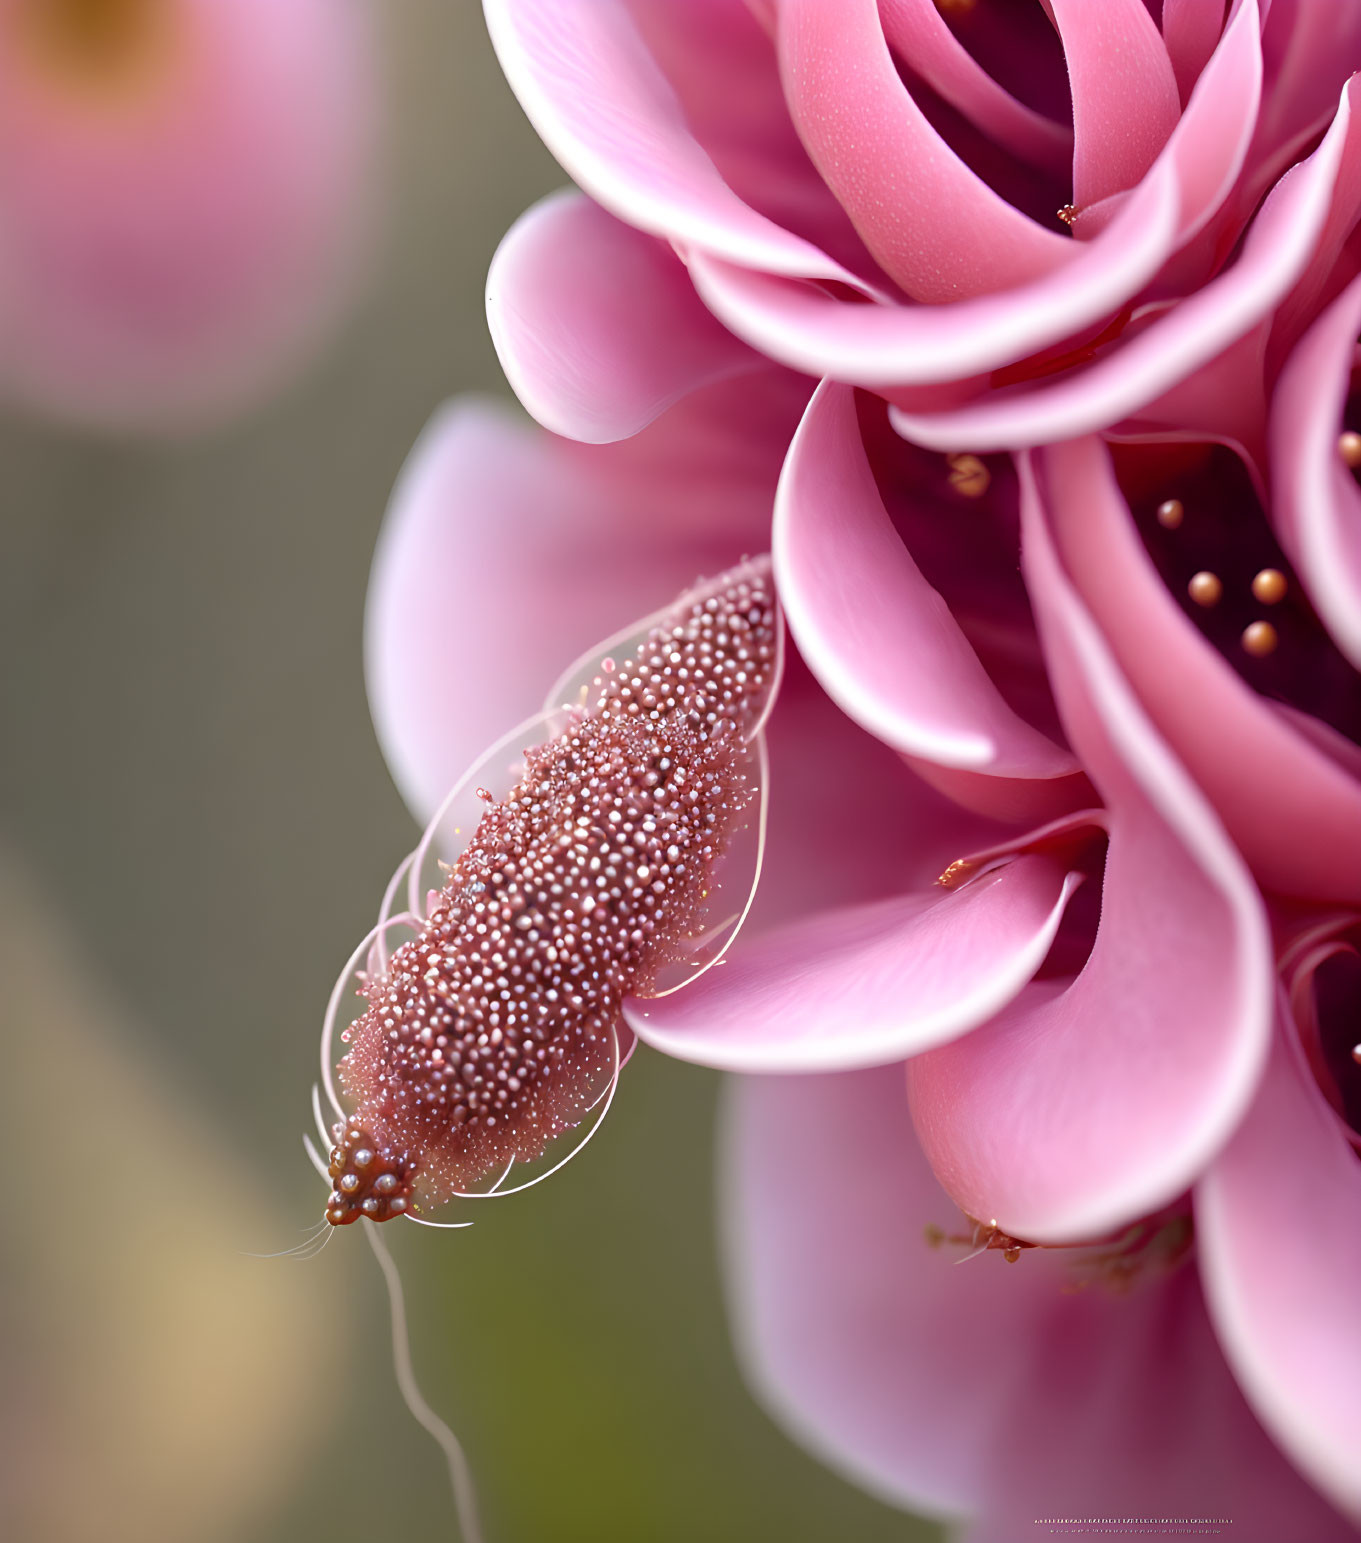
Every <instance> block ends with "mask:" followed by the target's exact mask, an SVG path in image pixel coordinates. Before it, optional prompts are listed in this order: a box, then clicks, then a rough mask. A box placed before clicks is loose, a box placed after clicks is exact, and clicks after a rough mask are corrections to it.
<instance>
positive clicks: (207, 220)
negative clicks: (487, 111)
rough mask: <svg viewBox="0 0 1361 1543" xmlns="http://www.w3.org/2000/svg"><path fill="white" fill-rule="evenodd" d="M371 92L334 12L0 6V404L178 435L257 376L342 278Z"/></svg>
mask: <svg viewBox="0 0 1361 1543" xmlns="http://www.w3.org/2000/svg"><path fill="white" fill-rule="evenodd" d="M373 86H374V82H373V79H372V59H371V57H370V50H369V39H368V36H367V28H366V25H365V22H364V19H363V16H362V14H361V12H360V10H359V8H358V7H355V6H353V5H351V4H349V3H348V0H341V3H339V4H336V3H333V0H0V181H3V185H4V195H3V230H0V393H3V394H4V395H6V396H8V397H9V398H10V399H12V400H14V401H18V402H20V403H23V404H27V405H30V406H33V407H36V408H39V409H41V410H44V411H50V412H55V413H59V414H62V415H66V416H71V417H74V418H77V419H81V420H85V421H88V422H92V423H95V424H98V425H104V426H108V427H112V428H118V429H124V428H127V429H142V428H160V427H168V428H181V427H194V426H197V425H199V424H201V423H204V422H207V421H209V420H211V419H213V418H214V417H219V416H221V415H223V414H224V413H227V412H230V411H233V410H236V409H237V408H239V407H241V406H243V405H244V404H245V403H246V402H248V401H249V400H250V399H251V398H252V397H253V396H255V395H257V394H258V393H260V392H261V391H262V390H263V389H264V388H266V387H268V386H269V385H271V384H273V383H274V382H275V380H276V379H277V378H278V376H279V375H280V373H281V372H282V371H283V370H284V369H285V368H286V367H288V366H289V365H290V364H292V363H293V362H294V361H296V360H297V359H298V358H299V357H300V356H301V355H302V354H303V353H304V352H305V351H306V350H307V349H308V348H309V347H311V346H312V345H313V344H314V343H315V342H316V341H317V340H318V338H319V336H320V334H321V332H322V329H323V327H324V325H325V324H326V323H327V322H328V321H329V320H330V319H331V318H332V317H333V315H334V314H335V312H336V310H337V309H338V306H339V303H340V301H341V300H342V299H343V297H344V296H345V294H346V292H347V290H348V288H349V287H350V286H351V283H352V280H353V278H354V272H355V265H356V259H357V256H358V238H359V236H360V222H361V217H362V215H363V213H364V212H365V206H366V200H365V198H364V191H365V182H366V171H367V162H368V159H369V155H370V151H371V141H372V137H373V128H374V122H373V118H374V112H373V109H374V102H373Z"/></svg>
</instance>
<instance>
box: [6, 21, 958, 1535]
mask: <svg viewBox="0 0 1361 1543" xmlns="http://www.w3.org/2000/svg"><path fill="white" fill-rule="evenodd" d="M381 14H382V25H381V32H382V39H383V44H384V48H385V53H386V64H385V67H386V73H387V79H388V102H389V132H388V146H387V163H386V171H387V178H386V180H387V190H388V191H387V204H388V207H387V231H386V235H385V236H384V237H383V238H382V239H383V248H382V252H381V256H380V260H379V262H378V264H377V269H376V272H375V275H374V279H373V282H372V283H371V284H370V285H369V287H368V290H367V292H366V294H365V296H364V298H363V300H362V301H361V303H360V305H359V307H358V308H357V310H356V312H355V314H354V315H353V316H352V318H351V319H350V322H349V324H348V325H347V326H346V327H345V328H344V329H343V330H342V332H341V334H340V336H339V337H338V338H337V339H336V340H335V341H334V342H333V344H332V345H331V347H330V348H329V350H328V351H327V353H326V354H325V355H324V356H323V358H322V359H320V360H319V361H318V362H316V363H315V364H314V366H313V367H312V368H311V370H310V371H309V372H308V373H307V375H306V376H305V378H304V379H303V380H301V381H300V382H299V383H297V384H296V385H295V386H294V387H293V388H292V389H291V390H290V391H289V392H287V393H286V394H285V395H284V396H283V397H282V398H279V399H276V400H274V401H273V402H271V403H268V404H266V405H265V406H264V407H263V408H262V409H260V410H258V411H257V412H256V414H255V415H254V416H253V417H252V418H251V419H249V420H248V421H246V422H244V423H241V424H238V425H236V426H235V427H234V428H232V429H231V430H229V431H226V432H222V433H219V434H217V435H215V436H213V437H210V438H207V439H200V440H196V441H193V442H185V443H179V444H172V445H169V446H165V445H159V446H158V445H154V444H141V443H122V442H117V443H114V442H109V441H101V440H95V439H89V438H82V437H78V436H75V435H70V434H66V433H63V432H61V431H60V430H57V429H54V428H51V427H48V426H43V425H38V424H32V423H18V422H12V421H11V422H6V423H4V424H3V425H0V465H2V466H3V479H4V480H3V488H4V492H3V497H4V506H5V513H4V519H3V522H0V529H2V531H3V535H2V536H0V541H2V542H3V556H2V557H0V629H2V630H3V645H2V646H3V661H4V664H3V669H2V670H0V680H2V681H3V686H2V687H0V689H3V693H4V695H3V704H2V709H0V710H2V713H3V718H2V721H3V740H4V751H3V756H0V778H2V779H3V783H2V784H0V809H2V810H3V824H2V825H0V854H2V855H3V881H2V882H0V968H3V970H4V983H3V987H0V989H3V992H4V1000H5V1002H6V1008H5V1019H6V1034H5V1042H6V1050H5V1056H6V1069H5V1075H4V1077H3V1079H2V1083H3V1085H2V1088H0V1118H3V1121H4V1125H5V1129H6V1132H7V1136H8V1139H9V1143H10V1150H11V1153H12V1160H11V1166H10V1176H11V1186H12V1187H11V1193H10V1200H11V1203H10V1207H9V1215H8V1218H7V1222H8V1225H7V1227H6V1229H5V1231H4V1233H3V1243H0V1250H2V1251H3V1258H2V1259H0V1263H2V1264H3V1285H0V1353H3V1356H4V1363H5V1368H6V1371H5V1378H4V1390H3V1393H2V1394H0V1453H2V1454H3V1455H0V1535H3V1536H4V1537H6V1538H14V1539H22V1540H29V1539H32V1540H34V1543H50V1540H58V1539H62V1540H64V1539H72V1540H76V1539H87V1538H88V1539H91V1540H93V1539H96V1538H98V1539H101V1540H104V1543H108V1540H120V1539H124V1538H126V1539H129V1540H133V1539H135V1540H137V1543H159V1540H162V1539H165V1540H175V1543H197V1540H199V1539H219V1538H231V1539H238V1538H240V1539H251V1540H260V1543H265V1540H284V1539H299V1538H312V1537H321V1536H325V1537H326V1538H327V1539H328V1540H330V1543H346V1540H351V1539H353V1540H360V1539H364V1540H368V1539H372V1538H374V1537H380V1538H385V1537H394V1538H406V1539H417V1538H420V1539H424V1538H441V1537H449V1536H452V1535H453V1531H454V1523H453V1514H452V1507H451V1504H450V1500H449V1495H448V1490H447V1484H446V1479H445V1474H444V1469H443V1465H442V1461H441V1459H440V1457H439V1454H438V1453H437V1452H436V1450H435V1448H434V1446H433V1445H432V1444H431V1443H430V1442H429V1440H428V1439H427V1437H426V1436H425V1435H424V1434H423V1433H422V1432H421V1431H420V1430H419V1429H418V1428H417V1427H416V1426H415V1425H414V1424H413V1422H412V1421H411V1420H410V1419H409V1417H408V1416H407V1414H406V1413H405V1411H404V1410H403V1408H402V1407H401V1405H400V1403H399V1401H398V1398H397V1394H396V1391H395V1388H394V1385H393V1379H392V1373H391V1366H390V1362H389V1358H388V1350H387V1317H386V1308H385V1305H384V1302H383V1299H382V1296H381V1282H380V1278H379V1274H378V1271H377V1269H376V1267H375V1264H374V1260H373V1259H372V1257H371V1256H370V1254H369V1252H368V1250H367V1249H366V1248H364V1247H363V1245H362V1242H361V1240H360V1239H359V1238H358V1237H357V1236H354V1235H342V1236H340V1237H339V1238H337V1239H335V1240H334V1242H333V1244H332V1246H331V1247H330V1248H329V1249H328V1250H327V1251H326V1253H325V1254H323V1255H322V1256H321V1257H320V1258H318V1259H316V1260H315V1261H312V1262H310V1263H305V1264H299V1263H296V1262H294V1261H291V1260H272V1261H257V1260H250V1259H245V1258H244V1257H243V1256H242V1253H241V1251H242V1250H259V1251H265V1250H270V1249H280V1248H285V1247H287V1246H289V1245H290V1244H291V1243H293V1242H294V1241H296V1239H297V1238H298V1237H299V1236H300V1229H301V1228H302V1227H303V1226H304V1224H307V1225H310V1224H311V1222H312V1220H313V1219H314V1218H315V1217H316V1216H317V1215H319V1210H320V1201H321V1198H322V1197H321V1191H320V1186H319V1184H318V1182H317V1180H316V1178H315V1176H314V1175H313V1174H312V1173H311V1170H310V1169H309V1168H308V1167H307V1165H306V1162H305V1160H304V1159H303V1156H302V1153H301V1149H300V1135H301V1132H302V1130H303V1129H304V1128H305V1127H306V1126H307V1125H308V1124H309V1114H308V1105H307V1098H308V1090H309V1088H310V1086H311V1083H312V1081H313V1078H314V1061H315V1047H316V1036H317V1026H318V1022H319V1018H320V1013H321V1009H322V1007H323V1005H324V1002H325V998H326V994H327V992H328V990H329V988H330V986H331V983H332V980H333V978H334V974H335V971H336V969H337V968H338V966H339V965H340V963H341V962H342V960H343V958H344V956H345V954H346V953H347V951H348V950H349V948H350V946H351V945H352V943H353V942H354V941H355V940H357V939H358V937H359V936H360V935H362V933H363V932H364V931H365V930H366V929H367V927H368V926H369V925H370V924H371V920H372V917H373V915H374V913H375V910H376V906H377V902H378V899H379V896H380V894H381V891H382V887H383V884H384V882H385V881H386V879H387V877H388V875H389V873H390V872H391V870H392V868H393V867H394V865H395V863H396V862H397V860H398V859H399V857H400V856H401V855H402V853H403V852H404V851H405V850H406V849H407V848H408V847H409V846H410V845H411V843H412V838H413V827H412V824H411V821H410V818H409V816H408V815H407V813H406V811H405V810H404V809H403V807H402V805H401V803H400V801H399V800H398V798H397V795H396V793H395V791H394V790H393V788H392V785H391V783H390V781H389V778H388V775H387V772H386V770H385V768H384V765H383V762H382V759H381V757H380V755H379V753H378V750H377V747H376V744H375V741H374V736H373V732H372V729H371V726H370V721H369V714H368V708H367V704H366V701H365V697H364V688H363V678H362V669H361V630H362V617H363V602H364V592H365V585H366V580H367V573H368V564H369V558H370V554H371V552H372V548H373V544H374V540H375V537H376V534H377V530H378V525H379V521H380V518H381V515H382V512H383V507H384V503H385V500H386V497H387V494H388V491H389V489H390V487H391V485H392V483H393V480H394V478H395V476H396V474H397V471H398V469H399V467H400V465H401V463H402V460H403V458H404V456H405V455H406V452H407V450H408V449H409V447H410V446H411V444H412V442H413V440H414V439H415V437H416V435H417V433H418V432H419V430H420V428H421V427H422V425H423V423H424V422H425V420H426V418H427V417H428V415H429V414H430V412H431V411H432V410H433V409H434V408H435V406H436V405H437V404H438V403H439V402H440V401H441V400H442V399H444V398H445V397H447V396H449V395H450V394H453V393H456V392H459V391H464V390H468V389H487V390H494V391H501V392H504V390H505V387H504V385H503V383H502V382H501V380H500V375H499V371H498V369H497V366H496V361H495V357H494V355H493V353H492V349H491V346H490V343H489V341H488V339H487V335H486V331H485V327H484V325H483V319H482V287H483V279H484V274H485V270H486V266H487V263H488V260H489V258H490V256H491V253H492V251H493V249H494V247H495V244H496V242H497V239H498V238H499V236H500V234H501V233H502V232H503V231H504V230H505V228H506V227H507V226H508V225H509V224H510V222H511V221H512V220H513V219H514V217H515V216H516V215H517V214H518V213H519V212H520V211H521V210H522V209H523V208H524V207H525V206H526V205H527V204H529V203H530V202H531V201H532V200H534V199H535V198H536V197H538V196H539V195H540V194H541V193H543V192H544V191H546V190H547V189H549V188H552V187H554V186H557V185H560V184H561V182H562V181H563V177H562V174H561V172H560V171H559V170H558V169H557V168H556V167H555V166H554V164H553V163H552V161H551V160H550V158H549V157H548V155H547V154H546V153H545V152H544V150H543V149H542V148H541V147H540V146H539V145H538V143H537V141H536V140H535V138H534V136H533V134H532V132H531V130H530V129H529V127H528V126H527V125H526V124H525V123H524V121H523V119H522V118H521V116H520V114H519V110H518V108H517V107H516V105H515V103H514V101H513V99H512V98H511V96H510V94H509V92H508V91H507V90H506V88H505V86H504V85H503V83H502V81H501V78H500V74H499V72H498V70H497V67H496V64H495V61H494V59H493V57H492V54H491V51H490V49H489V47H488V45H487V43H486V40H485V37H484V33H483V27H482V21H481V15H480V9H479V8H478V7H477V6H476V5H475V4H473V3H472V0H385V4H384V6H383V8H382V13H381ZM718 1089H719V1079H717V1078H716V1077H714V1076H712V1075H709V1074H707V1073H704V1072H701V1071H698V1070H696V1069H695V1068H693V1067H688V1066H684V1065H680V1064H675V1063H668V1062H663V1061H660V1060H659V1059H657V1058H656V1057H654V1056H652V1055H651V1054H649V1053H648V1052H646V1051H640V1053H639V1055H638V1057H637V1058H636V1060H635V1061H634V1063H633V1065H632V1066H631V1067H630V1069H629V1072H628V1074H627V1077H626V1079H625V1082H624V1085H623V1087H622V1090H621V1094H620V1097H619V1098H618V1100H617V1101H616V1103H615V1107H614V1111H613V1112H612V1114H611V1116H610V1119H609V1120H608V1121H607V1122H606V1125H605V1127H604V1128H603V1130H602V1133H601V1135H600V1137H599V1138H598V1140H597V1141H596V1143H595V1145H594V1146H593V1148H592V1150H591V1152H590V1154H589V1155H588V1156H587V1157H586V1158H585V1159H583V1161H581V1162H580V1163H576V1164H573V1165H572V1166H571V1167H570V1168H569V1169H567V1170H566V1171H564V1172H563V1173H562V1174H560V1175H559V1176H558V1177H557V1178H556V1179H555V1180H554V1181H553V1183H552V1184H550V1185H546V1186H544V1187H542V1188H540V1189H538V1190H536V1191H534V1192H533V1193H532V1194H528V1195H525V1196H523V1197H521V1198H519V1199H517V1200H515V1201H513V1202H509V1203H507V1204H506V1205H504V1206H495V1207H487V1208H485V1214H484V1215H482V1217H481V1219H480V1221H479V1225H478V1227H477V1228H476V1229H475V1230H474V1231H472V1232H467V1233H462V1234H432V1233H425V1232H418V1231H417V1229H414V1228H403V1229H389V1232H388V1234H387V1236H388V1237H389V1239H390V1241H391V1242H392V1244H393V1247H394V1249H395V1251H396V1252H397V1254H398V1258H399V1261H400V1263H401V1265H402V1268H403V1271H404V1274H405V1277H406V1280H407V1285H408V1291H409V1295H410V1306H411V1314H412V1335H413V1342H414V1345H413V1348H414V1354H415V1359H416V1365H417V1370H418V1374H419V1375H420V1377H421V1379H422V1381H423V1384H424V1388H425V1391H426V1393H427V1396H428V1397H429V1398H430V1400H431V1402H432V1403H433V1404H434V1405H435V1406H436V1407H437V1408H438V1409H439V1410H440V1411H441V1412H442V1413H443V1414H444V1415H445V1416H446V1417H447V1418H448V1419H449V1420H450V1422H451V1424H452V1425H453V1426H454V1427H455V1429H456V1430H457V1431H458V1432H459V1433H460V1435H461V1436H462V1437H463V1439H464V1440H465V1443H466V1445H467V1447H468V1450H469V1454H470V1457H471V1459H472V1462H473V1466H474V1470H475V1472H476V1474H477V1477H478V1482H479V1489H480V1496H481V1504H482V1508H483V1513H484V1524H485V1529H486V1533H487V1537H488V1540H489V1543H511V1540H515V1543H519V1540H534V1543H538V1540H545V1543H553V1540H575V1539H581V1540H613V1539H621V1540H632V1539H657V1540H673V1539H674V1540H682V1539H684V1540H692V1539H714V1540H726V1539H734V1540H737V1539H743V1540H745V1539H754V1538H780V1539H784V1540H789V1543H798V1540H804V1539H809V1540H811V1539H843V1538H845V1539H857V1540H864V1543H875V1540H878V1539H890V1538H891V1539H895V1540H904V1539H912V1538H928V1537H934V1536H936V1533H935V1531H934V1529H931V1528H927V1527H925V1526H922V1525H921V1524H917V1523H914V1522H913V1521H911V1520H910V1519H908V1518H905V1517H904V1516H902V1515H900V1514H899V1513H896V1512H893V1511H891V1510H889V1509H887V1508H884V1507H882V1506H879V1505H877V1504H876V1503H875V1502H873V1501H872V1500H870V1499H868V1498H866V1497H865V1496H863V1495H861V1494H860V1493H858V1492H857V1491H856V1490H854V1489H852V1488H850V1487H849V1486H847V1485H844V1484H842V1483H841V1482H840V1481H839V1480H837V1479H836V1478H835V1477H833V1476H831V1475H830V1474H828V1473H827V1472H825V1471H824V1470H822V1469H821V1468H819V1467H818V1466H817V1465H816V1464H815V1463H814V1462H813V1461H812V1460H811V1459H809V1458H807V1457H805V1456H804V1454H803V1453H801V1452H800V1451H799V1450H798V1449H797V1448H795V1447H794V1446H793V1445H791V1444H790V1443H789V1442H787V1441H786V1440H785V1438H784V1437H783V1436H782V1435H781V1434H780V1433H779V1432H778V1431H777V1430H776V1428H775V1427H774V1426H773V1425H772V1424H771V1423H770V1422H769V1421H768V1420H767V1418H766V1417H765V1416H764V1415H763V1414H762V1413H761V1411H760V1410H759V1409H758V1408H757V1407H756V1406H755V1405H754V1403H753V1402H752V1401H751V1399H750V1397H749V1396H748V1395H747V1393H746V1392H745V1390H744V1389H743V1387H742V1385H741V1383H740V1381H739V1378H738V1375H737V1372H736V1370H735V1367H734V1365H733V1362H732V1357H731V1351H730V1347H729V1344H728V1340H727V1335H726V1329H725V1325H724V1319H723V1312H722V1304H721V1300H720V1296H719V1284H718V1277H717V1267H716V1260H715V1254H714V1243H713V1236H712V1212H713V1207H712V1196H713V1190H714V1184H715V1175H714V1171H713V1161H712V1133H713V1130H712V1128H713V1118H714V1109H715V1103H716V1098H717V1096H718ZM399 1230H400V1232H401V1234H402V1235H401V1236H398V1237H396V1238H393V1237H392V1233H393V1232H396V1231H399Z"/></svg>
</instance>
